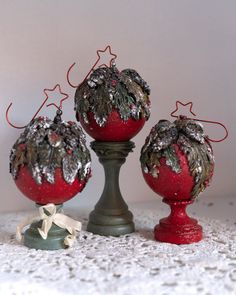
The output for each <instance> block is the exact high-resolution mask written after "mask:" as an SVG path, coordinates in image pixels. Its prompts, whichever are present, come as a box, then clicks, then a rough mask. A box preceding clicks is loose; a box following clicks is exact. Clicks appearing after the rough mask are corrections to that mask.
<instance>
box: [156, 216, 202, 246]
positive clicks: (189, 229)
mask: <svg viewBox="0 0 236 295" xmlns="http://www.w3.org/2000/svg"><path fill="white" fill-rule="evenodd" d="M154 235H155V239H156V240H157V241H160V242H165V243H172V244H177V245H180V244H191V243H196V242H199V241H201V240H202V235H203V234H202V227H201V225H199V224H198V223H197V220H196V219H193V218H190V219H189V223H187V224H173V223H170V222H169V221H168V218H163V219H161V220H160V223H159V224H158V225H156V226H155V229H154Z"/></svg>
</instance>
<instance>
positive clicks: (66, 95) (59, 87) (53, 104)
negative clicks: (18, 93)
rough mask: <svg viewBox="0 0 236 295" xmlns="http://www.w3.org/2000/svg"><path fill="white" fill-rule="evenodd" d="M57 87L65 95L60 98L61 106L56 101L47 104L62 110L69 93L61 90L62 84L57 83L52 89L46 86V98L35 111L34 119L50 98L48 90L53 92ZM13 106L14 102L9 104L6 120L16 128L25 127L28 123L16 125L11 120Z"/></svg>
mask: <svg viewBox="0 0 236 295" xmlns="http://www.w3.org/2000/svg"><path fill="white" fill-rule="evenodd" d="M57 87H58V89H59V92H60V94H62V95H64V96H65V97H63V98H62V99H61V100H60V105H59V106H57V105H56V104H55V103H50V104H48V105H47V107H49V106H54V107H56V108H57V109H58V110H61V109H62V103H63V101H65V100H66V99H68V97H69V95H68V94H67V93H64V92H62V91H61V86H60V85H59V84H56V85H55V86H54V87H53V88H52V89H47V88H45V89H44V90H43V92H44V94H45V96H46V98H45V99H44V101H43V103H42V104H41V106H40V107H39V108H38V110H37V111H36V113H35V115H34V116H33V118H32V120H33V119H35V117H36V116H37V115H38V113H39V112H40V111H41V109H42V108H43V107H44V105H45V103H46V102H47V100H48V98H49V96H48V94H47V92H50V91H51V92H53V91H54V90H55V89H56V88H57ZM11 106H12V102H11V103H10V104H9V106H8V108H7V110H6V120H7V123H8V124H9V125H10V126H11V127H13V128H16V129H23V128H25V127H26V125H25V126H21V127H20V126H16V125H14V124H13V123H11V122H10V120H9V110H10V108H11Z"/></svg>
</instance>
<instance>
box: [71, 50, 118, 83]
mask: <svg viewBox="0 0 236 295" xmlns="http://www.w3.org/2000/svg"><path fill="white" fill-rule="evenodd" d="M107 53H108V54H109V56H110V61H109V65H107V64H101V65H100V66H99V67H102V66H106V67H109V66H110V67H111V66H112V65H113V64H114V62H115V59H116V58H117V55H116V54H115V53H113V52H112V50H111V46H110V45H107V46H106V47H105V49H104V50H102V49H98V50H97V60H96V61H95V63H94V65H93V66H92V68H91V69H90V70H89V72H88V74H87V75H86V76H85V78H84V79H83V81H82V82H81V83H79V84H78V85H74V84H72V83H71V81H70V72H71V70H72V68H73V67H74V66H75V64H76V63H75V62H74V63H73V64H72V65H71V66H70V67H69V69H68V71H67V74H66V79H67V82H68V84H69V85H70V86H71V87H73V88H78V87H79V86H80V85H81V84H82V83H83V82H84V81H85V80H86V79H87V78H88V76H89V75H90V74H91V72H92V71H93V70H94V69H95V67H96V66H97V65H98V63H99V61H100V59H101V54H107Z"/></svg>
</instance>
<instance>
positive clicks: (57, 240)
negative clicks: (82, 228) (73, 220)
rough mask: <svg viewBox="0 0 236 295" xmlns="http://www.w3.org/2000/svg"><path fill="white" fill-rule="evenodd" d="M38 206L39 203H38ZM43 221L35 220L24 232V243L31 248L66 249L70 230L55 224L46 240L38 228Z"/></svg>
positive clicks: (58, 208) (59, 210)
mask: <svg viewBox="0 0 236 295" xmlns="http://www.w3.org/2000/svg"><path fill="white" fill-rule="evenodd" d="M37 207H38V205H37ZM61 210H62V205H58V206H57V212H61ZM41 226H42V221H38V222H34V223H32V224H31V225H30V227H29V228H28V229H27V230H26V231H25V233H24V245H25V246H27V247H29V248H34V249H41V250H58V249H65V248H66V246H65V244H64V239H65V237H66V236H68V234H69V232H68V231H67V230H66V229H62V228H60V227H58V226H57V225H55V224H53V225H52V227H51V228H50V230H49V232H48V237H47V239H46V240H44V239H43V238H42V237H41V235H40V234H39V231H38V228H41Z"/></svg>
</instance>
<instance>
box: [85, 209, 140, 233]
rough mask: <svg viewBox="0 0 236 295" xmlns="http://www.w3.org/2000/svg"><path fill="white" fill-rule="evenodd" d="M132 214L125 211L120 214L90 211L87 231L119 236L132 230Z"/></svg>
mask: <svg viewBox="0 0 236 295" xmlns="http://www.w3.org/2000/svg"><path fill="white" fill-rule="evenodd" d="M134 230H135V229H134V223H133V214H132V213H131V212H130V211H127V212H126V213H125V214H121V215H104V214H102V213H99V212H97V211H95V210H94V211H92V212H91V213H90V215H89V223H88V226H87V231H89V232H92V233H94V234H98V235H102V236H121V235H126V234H130V233H132V232H134Z"/></svg>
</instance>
